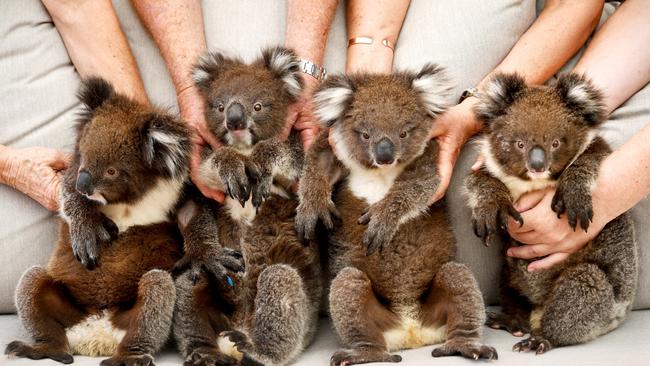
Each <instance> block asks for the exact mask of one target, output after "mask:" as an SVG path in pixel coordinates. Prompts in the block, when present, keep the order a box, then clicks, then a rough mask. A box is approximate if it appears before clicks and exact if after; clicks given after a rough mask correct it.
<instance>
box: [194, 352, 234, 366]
mask: <svg viewBox="0 0 650 366" xmlns="http://www.w3.org/2000/svg"><path fill="white" fill-rule="evenodd" d="M238 364H239V362H238V361H237V360H236V359H234V358H232V357H230V356H228V355H224V354H222V353H219V352H217V351H213V350H195V351H194V352H192V353H191V354H190V355H189V356H187V358H186V359H185V362H183V366H213V365H220V366H236V365H238Z"/></svg>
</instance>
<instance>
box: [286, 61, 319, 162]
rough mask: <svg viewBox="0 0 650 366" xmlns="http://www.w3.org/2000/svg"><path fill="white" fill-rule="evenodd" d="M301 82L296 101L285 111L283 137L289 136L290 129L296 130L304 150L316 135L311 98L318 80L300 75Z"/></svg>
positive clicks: (316, 123)
mask: <svg viewBox="0 0 650 366" xmlns="http://www.w3.org/2000/svg"><path fill="white" fill-rule="evenodd" d="M301 76H302V81H303V90H302V93H301V94H300V97H299V98H298V100H297V101H295V102H293V103H292V104H291V105H289V108H288V110H287V123H286V126H285V131H284V134H283V136H284V137H285V138H286V137H287V136H289V133H290V132H291V129H292V128H293V129H296V130H297V131H299V132H300V139H301V140H302V144H303V147H304V148H305V150H307V148H309V146H310V145H311V143H312V142H313V141H314V139H315V138H316V135H318V130H319V126H318V120H317V119H316V116H314V110H313V104H312V97H313V94H314V90H316V88H317V87H318V80H316V79H315V78H314V77H312V76H310V75H307V74H304V73H303V74H301Z"/></svg>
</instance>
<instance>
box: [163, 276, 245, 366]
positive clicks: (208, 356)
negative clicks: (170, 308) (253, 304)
mask: <svg viewBox="0 0 650 366" xmlns="http://www.w3.org/2000/svg"><path fill="white" fill-rule="evenodd" d="M214 291H218V289H215V288H213V286H212V285H211V283H210V281H209V280H208V275H207V274H203V275H202V276H201V277H200V278H199V279H198V281H196V283H195V281H194V279H193V274H192V273H191V272H190V271H186V272H185V273H183V274H182V275H180V276H179V277H178V278H177V279H176V308H175V309H174V325H173V329H174V338H175V339H176V344H177V345H178V349H179V351H180V352H181V355H183V357H185V363H184V365H186V366H208V365H233V366H234V365H237V364H238V361H237V359H236V358H234V357H233V356H239V355H226V354H224V353H222V351H221V350H220V349H219V344H218V342H217V339H218V338H219V333H221V332H223V331H225V330H228V329H230V327H231V325H230V321H229V320H228V318H227V317H226V315H225V314H224V310H225V309H222V308H220V307H219V306H225V302H223V301H218V303H217V301H215V299H214V297H213V295H214V294H213V292H214Z"/></svg>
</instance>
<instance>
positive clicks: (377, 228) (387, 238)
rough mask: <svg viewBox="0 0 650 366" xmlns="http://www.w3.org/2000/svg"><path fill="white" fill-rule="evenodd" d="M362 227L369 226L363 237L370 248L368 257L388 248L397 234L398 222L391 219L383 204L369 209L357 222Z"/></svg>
mask: <svg viewBox="0 0 650 366" xmlns="http://www.w3.org/2000/svg"><path fill="white" fill-rule="evenodd" d="M357 222H358V223H359V224H360V225H368V227H367V228H366V232H365V233H364V235H363V244H364V245H366V246H367V247H368V251H367V253H366V255H372V254H373V253H374V252H375V251H377V250H379V252H380V253H381V252H382V251H383V249H384V247H386V246H388V244H390V242H391V241H392V240H393V237H394V236H395V233H397V229H398V223H397V220H394V219H391V218H390V216H389V215H388V214H387V213H386V210H385V209H384V207H383V205H381V202H378V203H375V204H373V205H371V206H370V207H368V209H367V210H366V212H365V213H364V214H363V215H361V217H359V220H358V221H357Z"/></svg>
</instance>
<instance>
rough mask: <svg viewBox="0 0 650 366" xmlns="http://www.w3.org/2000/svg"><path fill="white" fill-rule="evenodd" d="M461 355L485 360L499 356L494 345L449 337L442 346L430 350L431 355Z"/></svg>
mask: <svg viewBox="0 0 650 366" xmlns="http://www.w3.org/2000/svg"><path fill="white" fill-rule="evenodd" d="M454 355H461V356H463V357H465V358H471V359H474V360H478V359H480V358H484V359H487V360H496V359H498V358H499V355H498V354H497V351H496V350H495V349H494V347H490V346H486V345H484V344H481V343H479V342H474V341H469V340H463V341H457V340H454V339H450V340H448V341H446V342H445V343H444V344H443V345H442V346H440V347H438V348H434V350H433V351H432V352H431V356H433V357H445V356H454Z"/></svg>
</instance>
